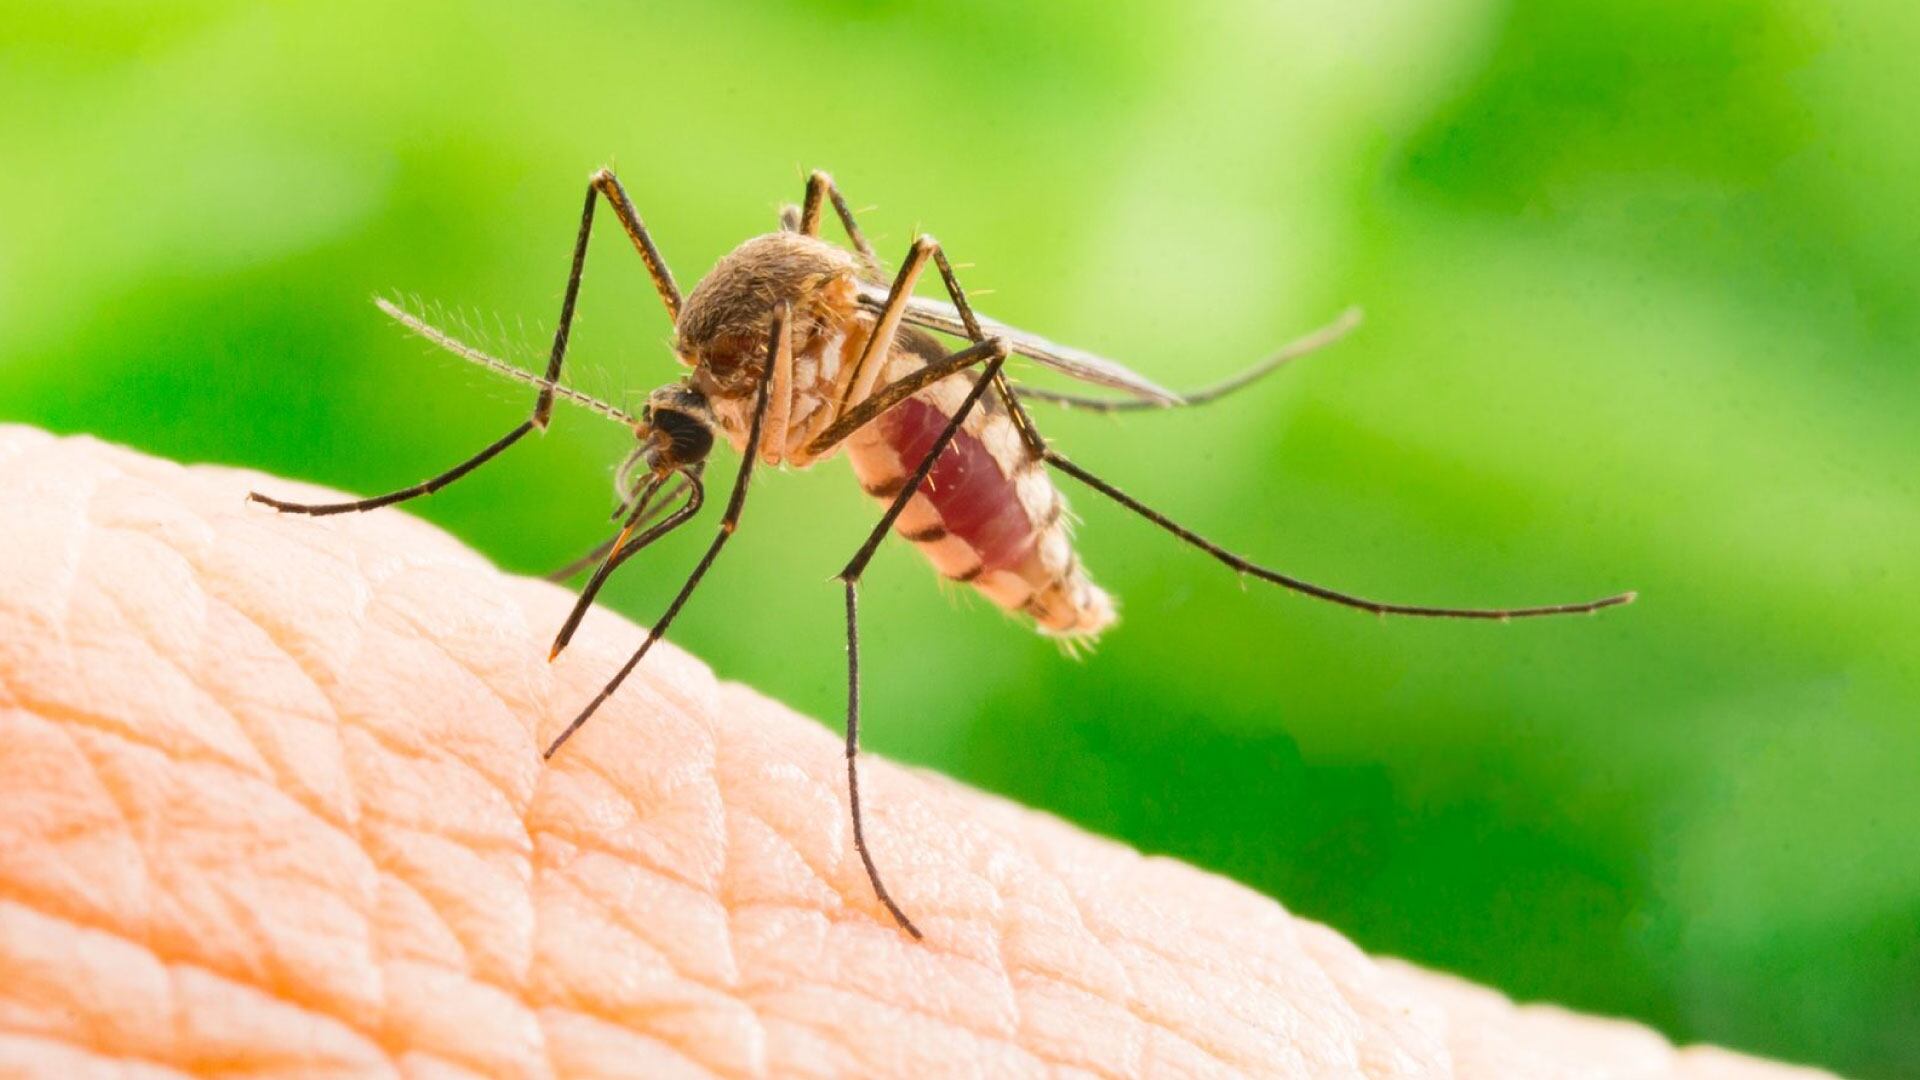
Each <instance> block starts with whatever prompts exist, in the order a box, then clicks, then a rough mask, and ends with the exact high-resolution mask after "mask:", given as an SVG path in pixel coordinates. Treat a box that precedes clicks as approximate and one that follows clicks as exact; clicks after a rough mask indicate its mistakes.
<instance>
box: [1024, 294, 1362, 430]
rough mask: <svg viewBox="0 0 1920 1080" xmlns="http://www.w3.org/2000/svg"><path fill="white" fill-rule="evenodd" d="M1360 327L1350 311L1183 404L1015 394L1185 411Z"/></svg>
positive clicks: (1069, 403)
mask: <svg viewBox="0 0 1920 1080" xmlns="http://www.w3.org/2000/svg"><path fill="white" fill-rule="evenodd" d="M1359 325H1360V309H1359V308H1357V307H1354V308H1348V309H1347V310H1345V311H1343V312H1341V313H1340V317H1339V318H1337V319H1335V320H1333V321H1332V322H1330V323H1328V324H1327V325H1325V326H1323V327H1321V328H1319V329H1318V330H1315V331H1313V332H1312V333H1310V334H1307V335H1306V336H1305V337H1301V338H1298V339H1296V340H1294V341H1290V342H1288V343H1287V344H1285V345H1282V346H1281V347H1280V348H1279V349H1277V350H1275V351H1274V353H1273V354H1272V355H1271V356H1268V357H1267V358H1266V359H1264V360H1262V361H1260V362H1259V363H1257V364H1254V365H1253V366H1251V367H1249V368H1247V369H1246V370H1244V371H1241V372H1239V373H1237V374H1235V375H1232V376H1229V377H1227V378H1225V379H1222V380H1220V381H1219V382H1217V383H1214V384H1212V385H1210V386H1203V387H1201V388H1200V389H1198V390H1195V391H1193V392H1191V393H1184V394H1181V395H1180V400H1179V401H1174V402H1162V401H1143V400H1141V399H1139V398H1109V397H1093V396H1090V395H1084V394H1063V393H1060V392H1059V391H1056V390H1041V389H1037V388H1035V387H1031V386H1021V387H1016V388H1015V391H1016V392H1017V393H1018V394H1019V395H1020V397H1021V398H1022V399H1024V400H1026V401H1044V402H1047V403H1048V404H1050V405H1063V406H1066V407H1067V408H1072V409H1084V410H1087V411H1088V412H1103V413H1117V412H1150V411H1153V410H1158V409H1183V408H1187V407H1188V406H1192V405H1205V404H1206V403H1207V402H1209V401H1218V400H1220V399H1221V398H1223V397H1226V396H1227V395H1228V394H1231V393H1233V392H1234V391H1236V390H1239V389H1241V388H1242V387H1246V386H1250V385H1252V384H1253V383H1256V382H1258V381H1260V380H1261V379H1263V378H1265V377H1266V376H1267V375H1269V374H1271V373H1273V372H1274V371H1275V370H1277V369H1279V368H1281V367H1284V366H1286V364H1287V363H1289V362H1290V361H1293V360H1298V359H1299V358H1300V357H1302V356H1305V355H1307V354H1308V353H1312V352H1318V351H1320V350H1321V349H1324V348H1326V347H1327V346H1329V345H1332V344H1333V343H1334V342H1337V341H1339V340H1340V339H1341V338H1343V337H1346V336H1347V335H1348V334H1349V333H1351V332H1352V331H1353V328H1354V327H1356V326H1359Z"/></svg>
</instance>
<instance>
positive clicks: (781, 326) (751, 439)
mask: <svg viewBox="0 0 1920 1080" xmlns="http://www.w3.org/2000/svg"><path fill="white" fill-rule="evenodd" d="M790 318H791V312H790V311H789V310H788V309H787V307H786V306H784V305H782V307H781V308H780V309H779V310H777V311H775V312H774V315H773V325H772V326H771V327H770V328H769V329H768V332H767V365H768V370H769V371H770V370H771V369H772V367H773V365H774V364H775V363H777V362H778V361H777V360H776V357H777V356H778V354H779V353H780V352H781V351H782V350H790V349H791V348H792V342H791V341H790V340H789V339H788V336H787V326H788V323H789V321H790ZM772 383H773V380H772V379H771V378H767V377H764V376H763V377H762V378H761V380H760V387H759V390H758V392H757V393H755V395H754V400H753V421H752V423H751V424H749V425H748V427H747V445H746V449H745V451H744V452H743V453H741V455H740V472H739V474H738V475H736V476H735V477H734V481H733V493H732V494H731V495H730V496H728V498H727V509H726V513H724V514H722V515H721V517H720V529H719V531H718V532H717V533H715V534H714V537H713V542H712V543H711V544H708V545H707V550H706V554H704V555H702V556H700V561H699V563H697V564H695V566H694V568H693V572H692V573H691V574H689V575H687V580H686V583H685V584H684V585H682V586H680V591H679V592H678V593H676V594H675V595H674V598H673V601H672V602H671V603H669V604H668V605H667V610H666V612H665V613H664V614H662V615H661V616H660V620H659V621H658V622H656V623H654V624H653V628H652V629H650V630H648V631H647V639H646V640H645V641H643V642H641V643H640V648H638V649H636V650H635V651H634V654H633V655H632V656H631V657H629V658H628V659H627V662H626V663H625V664H623V665H621V667H620V670H619V671H617V672H615V673H614V676H613V678H612V679H610V680H608V681H607V685H606V686H604V687H602V688H601V690H600V692H599V693H598V694H595V695H594V697H593V700H592V701H590V702H588V703H587V707H586V708H584V709H581V710H580V713H579V715H577V716H575V717H574V718H573V720H572V722H570V723H569V724H567V726H566V728H565V730H563V731H561V732H560V734H559V736H558V737H556V738H555V739H554V740H553V742H552V743H551V744H549V745H548V746H547V749H546V751H545V753H544V755H543V756H545V757H548V758H551V757H552V756H553V755H554V754H555V753H556V752H558V751H559V749H560V747H562V746H564V745H565V744H566V741H567V740H568V739H570V738H572V737H573V733H574V732H576V731H579V730H580V725H582V724H585V723H586V722H587V721H588V720H589V719H591V718H592V717H593V714H594V712H595V711H596V710H598V709H599V708H600V706H601V705H603V704H605V702H606V700H607V699H608V698H610V697H612V696H613V692H614V691H615V690H618V689H620V684H621V683H623V682H625V681H626V679H627V676H628V675H631V674H633V669H634V668H636V667H639V666H640V661H642V660H644V659H646V657H647V653H648V652H650V651H652V649H653V645H654V642H656V641H659V640H660V638H661V636H662V635H664V634H665V633H666V632H667V628H668V627H669V626H672V625H673V620H674V619H675V618H676V617H677V616H678V615H679V614H680V609H681V608H682V607H685V606H686V603H687V598H688V597H690V596H692V595H693V590H694V589H695V588H697V587H699V585H700V579H701V578H703V577H705V576H706V574H707V569H708V568H709V567H711V566H712V565H713V561H714V560H715V559H717V558H719V557H720V549H721V548H723V547H725V546H726V544H727V539H728V538H729V537H731V536H732V535H733V531H734V529H736V528H738V527H739V524H740V511H741V509H742V508H743V507H745V506H746V504H747V483H748V482H749V481H751V480H752V479H753V465H754V462H755V461H756V460H758V459H759V457H760V430H761V427H762V425H763V424H764V423H765V422H766V419H767V400H768V398H769V397H771V384H772ZM616 553H617V552H616Z"/></svg>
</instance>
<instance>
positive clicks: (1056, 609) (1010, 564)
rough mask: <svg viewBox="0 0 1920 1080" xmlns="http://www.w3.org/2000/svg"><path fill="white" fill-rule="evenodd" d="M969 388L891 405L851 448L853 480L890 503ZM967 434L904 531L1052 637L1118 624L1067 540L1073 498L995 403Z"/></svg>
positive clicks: (945, 567) (943, 459) (1085, 634)
mask: <svg viewBox="0 0 1920 1080" xmlns="http://www.w3.org/2000/svg"><path fill="white" fill-rule="evenodd" d="M968 386H969V382H968V380H967V379H965V378H964V377H955V378H950V379H947V380H945V381H944V382H942V383H939V384H936V385H935V386H934V387H932V388H931V389H930V390H928V391H927V392H925V393H923V394H921V395H920V396H917V397H913V398H909V399H907V400H906V401H903V402H901V403H900V404H899V405H896V406H895V407H893V408H892V409H890V410H888V411H887V412H886V414H885V415H883V416H881V417H880V419H878V420H877V421H875V422H874V423H872V424H870V425H869V426H868V427H867V428H865V429H864V430H863V431H861V432H860V433H859V434H858V435H856V436H855V437H854V438H853V439H851V440H849V442H848V457H849V458H850V459H851V461H852V462H853V469H854V474H855V475H856V476H858V477H859V478H860V484H861V486H862V487H863V488H865V489H866V491H867V493H868V494H869V495H872V496H873V497H874V498H876V499H878V500H880V501H882V502H888V501H891V500H892V499H893V497H894V496H896V495H898V494H899V492H900V489H901V487H902V486H903V485H904V484H905V483H906V481H907V478H908V476H910V475H911V474H912V470H913V469H914V468H915V467H916V466H917V465H918V464H919V462H920V461H922V460H923V459H924V458H925V456H926V454H927V452H928V451H929V450H931V449H932V448H933V444H934V442H935V441H936V440H937V439H938V438H939V436H940V433H941V431H942V430H944V429H945V427H946V425H947V422H948V421H949V420H950V419H951V418H952V409H954V408H956V407H957V406H958V404H959V401H960V399H961V398H963V397H964V396H965V395H966V391H967V388H968ZM989 402H991V399H988V400H987V401H983V402H982V408H980V409H976V411H975V412H974V414H973V415H971V416H969V417H968V418H967V422H966V423H965V424H964V425H963V426H962V427H961V429H960V430H959V431H958V432H955V433H954V438H953V442H952V443H950V444H949V445H948V446H947V448H946V450H944V451H943V452H942V453H941V455H940V458H939V460H937V461H936V462H934V465H933V469H932V471H930V472H929V473H928V474H927V478H926V481H925V482H924V483H923V484H922V485H921V486H920V490H919V491H918V492H916V493H915V494H914V497H913V498H912V499H910V500H909V501H908V502H907V505H906V508H905V510H904V511H903V512H902V513H901V515H900V518H899V520H898V521H897V522H895V525H894V527H895V530H896V531H897V532H899V533H900V535H902V536H904V537H905V538H907V539H908V540H910V541H912V542H913V543H914V544H915V545H916V546H918V547H919V548H920V550H921V552H922V553H923V554H925V555H926V557H927V559H928V561H929V562H931V563H933V566H934V569H936V570H938V571H939V572H940V573H941V574H943V575H944V576H946V577H948V578H951V579H952V580H955V581H962V582H966V583H967V584H969V585H972V586H973V587H974V588H975V589H977V590H979V591H980V592H981V593H982V594H984V595H985V596H986V597H987V598H988V599H990V600H992V601H993V602H994V603H996V604H998V605H999V606H1001V607H1003V608H1005V609H1007V610H1008V611H1011V612H1016V613H1019V614H1022V615H1025V616H1027V617H1028V618H1031V619H1032V620H1033V621H1034V624H1035V625H1036V626H1037V628H1038V629H1039V630H1040V631H1041V632H1042V633H1045V634H1049V635H1054V636H1060V637H1066V638H1074V639H1085V638H1091V637H1093V636H1095V635H1097V634H1099V633H1100V631H1102V630H1104V629H1106V628H1107V627H1108V626H1110V625H1112V623H1113V620H1114V610H1113V601H1112V599H1111V598H1110V597H1109V596H1108V595H1107V594H1106V592H1105V591H1104V590H1102V589H1101V588H1100V587H1099V586H1097V585H1095V584H1093V582H1092V581H1090V580H1089V579H1088V578H1087V575H1086V572H1085V571H1084V570H1083V569H1082V568H1081V566H1080V559H1079V556H1078V554H1077V553H1076V552H1075V551H1074V548H1073V542H1072V539H1071V538H1070V537H1069V536H1068V535H1067V518H1066V501H1065V499H1064V497H1063V496H1062V495H1061V494H1060V492H1059V490H1058V489H1057V488H1055V487H1054V486H1053V481H1052V480H1051V479H1049V477H1048V476H1047V473H1046V470H1045V469H1044V468H1043V467H1042V466H1041V463H1040V462H1039V461H1038V460H1036V459H1035V458H1034V457H1033V456H1032V454H1031V453H1029V452H1028V450H1027V447H1026V444H1025V443H1024V442H1023V441H1021V439H1020V434H1019V431H1018V430H1017V429H1016V428H1015V427H1014V425H1013V422H1012V420H1011V418H1010V417H1008V415H1007V414H1006V412H1005V411H1004V410H1003V409H1001V408H999V407H998V403H997V402H992V404H991V405H989V404H988V403H989Z"/></svg>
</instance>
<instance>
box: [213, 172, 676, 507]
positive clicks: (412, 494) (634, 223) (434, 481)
mask: <svg viewBox="0 0 1920 1080" xmlns="http://www.w3.org/2000/svg"><path fill="white" fill-rule="evenodd" d="M601 198H605V199H606V200H607V202H608V204H609V205H611V206H612V207H613V212H614V216H615V217H617V218H619V220H620V224H621V227H622V228H623V229H625V230H626V233H627V236H628V237H629V238H631V239H632V241H633V245H634V247H635V248H636V249H637V250H638V251H639V252H640V258H641V259H642V260H643V261H644V262H645V263H646V264H647V272H648V274H649V275H650V276H651V277H652V278H653V284H654V288H655V290H656V291H658V292H659V294H660V300H661V302H662V303H663V304H665V305H666V308H667V313H668V314H669V315H670V316H673V317H675V318H678V317H679V313H680V289H679V287H678V286H677V285H675V284H674V281H673V274H672V272H670V271H669V270H668V269H667V264H666V262H665V260H663V259H662V258H661V257H660V250H659V249H658V248H657V247H655V246H654V243H653V238H652V237H651V236H650V235H648V233H647V228H646V225H645V224H644V223H643V222H642V221H641V220H640V214H639V212H638V211H636V210H635V209H634V208H633V202H632V200H630V199H628V198H627V193H626V189H624V188H622V187H621V186H620V181H619V179H618V178H616V177H615V176H614V175H613V173H612V172H611V171H610V170H607V169H601V170H600V171H599V172H596V173H594V174H593V176H592V177H590V178H589V179H588V181H587V196H586V203H585V205H584V206H582V207H581V210H580V231H579V232H578V233H577V234H576V235H575V237H574V241H573V261H572V263H571V265H570V268H569V270H568V273H567V289H566V293H565V294H564V295H563V296H562V298H561V301H560V321H559V324H558V325H557V326H555V327H554V330H553V347H552V349H551V350H550V352H549V353H548V356H547V374H546V380H545V384H544V385H543V386H542V387H541V389H540V393H539V396H538V397H537V398H535V400H534V403H533V413H532V415H530V416H529V417H528V418H527V419H526V420H523V421H521V422H520V423H519V424H517V425H515V426H514V427H513V429H512V430H510V431H508V432H507V433H506V434H505V435H502V436H501V437H500V438H498V439H495V440H494V441H493V442H492V443H490V444H488V445H487V446H486V448H485V449H483V450H481V451H480V452H479V453H477V454H475V455H473V456H472V457H470V458H468V459H466V460H465V461H462V462H460V463H459V464H458V465H455V466H454V467H452V468H450V469H448V470H447V471H445V472H443V473H440V474H439V475H437V476H432V477H429V478H427V479H425V480H422V481H421V482H419V483H417V484H413V485H410V486H408V487H404V488H401V489H399V490H398V491H390V492H388V493H386V494H385V495H376V496H374V497H372V498H368V499H355V500H352V501H350V502H337V503H297V502H288V501H286V500H284V499H276V498H273V497H271V496H268V495H262V494H261V493H259V492H257V491H255V492H251V493H249V494H248V496H247V498H249V499H251V500H252V501H254V502H257V503H264V504H265V505H267V506H271V507H273V508H274V509H275V510H278V511H281V512H282V513H288V514H308V515H312V516H316V517H318V516H324V515H328V514H351V513H358V512H360V511H363V510H375V509H378V508H380V507H382V506H391V505H393V504H394V503H399V502H406V501H407V500H409V499H415V498H419V497H420V496H423V495H431V494H433V493H434V492H436V491H439V490H440V489H441V488H444V487H446V486H447V485H449V484H451V483H453V482H454V481H456V480H459V479H460V478H461V477H464V476H466V475H467V474H468V473H470V472H472V471H474V470H475V469H478V468H479V467H480V466H482V465H485V464H486V463H487V462H489V461H491V460H493V459H494V458H495V457H496V456H498V455H499V454H500V453H501V452H502V451H504V450H506V449H507V448H508V447H510V446H512V445H513V444H514V443H517V442H519V441H520V440H521V439H523V438H525V437H526V436H527V435H528V434H529V433H530V432H533V431H535V430H539V431H545V430H546V429H547V424H548V423H549V422H550V421H551V420H552V418H553V401H554V396H555V394H554V386H555V384H557V383H558V382H559V381H560V368H561V365H562V363H563V362H564V361H565V360H566V355H567V339H568V337H569V335H570V334H571V333H572V331H573V312H574V305H575V303H576V302H577V301H578V300H579V297H580V278H581V275H582V274H583V273H584V271H585V270H586V264H587V239H588V237H589V236H591V235H592V233H593V210H594V204H595V203H596V202H598V201H599V200H600V199H601Z"/></svg>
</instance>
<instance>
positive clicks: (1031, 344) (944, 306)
mask: <svg viewBox="0 0 1920 1080" xmlns="http://www.w3.org/2000/svg"><path fill="white" fill-rule="evenodd" d="M860 303H861V305H862V306H864V307H866V308H868V309H869V310H871V311H875V312H878V311H879V310H880V309H882V308H883V307H885V306H886V303H887V287H886V286H885V285H875V284H870V283H862V284H861V286H860ZM901 318H902V321H904V322H907V323H911V324H912V325H914V326H919V327H924V328H926V329H928V330H938V331H940V332H941V333H943V334H952V335H954V336H955V337H962V338H964V337H966V336H967V324H966V322H965V321H964V320H962V319H961V318H960V312H959V311H958V310H957V309H955V308H954V306H953V305H952V304H949V303H947V302H945V301H943V300H928V299H925V298H924V297H918V296H916V297H913V298H911V299H909V300H908V301H907V310H906V312H905V314H904V315H902V317H901ZM974 318H975V320H976V321H977V322H979V324H980V331H981V332H982V333H984V334H986V335H987V336H988V337H1001V338H1005V339H1006V340H1007V343H1008V344H1009V345H1011V346H1012V347H1013V351H1014V352H1015V353H1016V354H1018V355H1020V356H1024V357H1026V358H1027V359H1029V360H1037V361H1039V362H1040V363H1042V364H1045V365H1046V366H1047V367H1050V368H1052V369H1053V370H1055V371H1058V372H1060V373H1061V374H1063V375H1068V376H1071V377H1073V378H1076V379H1079V380H1080V381H1082V382H1089V383H1093V384H1095V385H1096V386H1105V387H1110V388H1112V389H1114V390H1123V391H1125V392H1127V393H1128V394H1131V395H1133V396H1134V397H1136V398H1139V399H1140V400H1142V401H1150V402H1153V403H1154V404H1157V405H1178V404H1180V395H1178V394H1176V393H1174V392H1173V391H1171V390H1168V389H1167V388H1166V387H1164V386H1161V385H1159V384H1158V383H1156V382H1154V381H1153V380H1151V379H1149V378H1147V377H1146V376H1144V375H1141V374H1139V373H1137V372H1135V371H1133V370H1131V369H1129V368H1128V367H1127V366H1126V365H1124V364H1121V363H1118V362H1117V361H1113V360H1109V359H1107V358H1106V357H1104V356H1095V355H1094V354H1092V353H1090V352H1085V351H1083V350H1081V349H1076V348H1074V347H1072V346H1071V345H1060V344H1056V343H1054V342H1051V341H1048V340H1047V339H1046V338H1043V337H1041V336H1040V335H1038V334H1030V333H1028V332H1027V331H1025V330H1021V329H1018V328H1015V327H1012V326H1008V325H1007V324H1005V323H1002V322H996V321H994V320H992V319H989V318H987V317H986V316H984V315H981V314H979V313H977V312H976V313H975V315H974Z"/></svg>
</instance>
